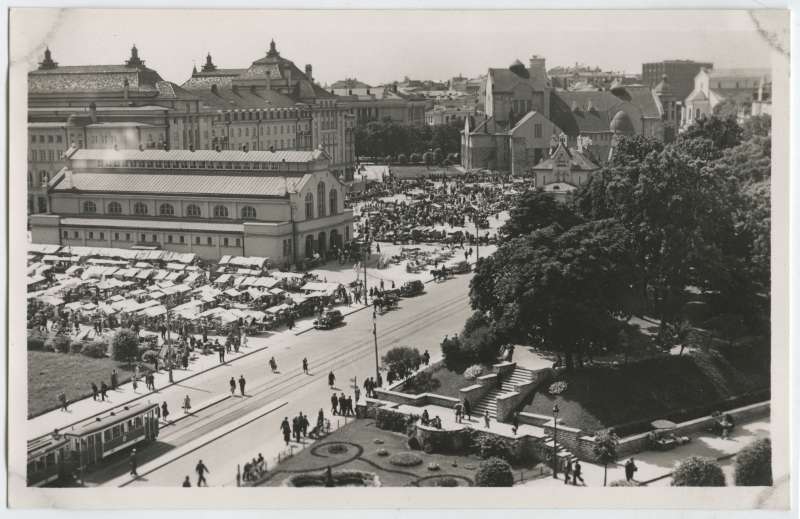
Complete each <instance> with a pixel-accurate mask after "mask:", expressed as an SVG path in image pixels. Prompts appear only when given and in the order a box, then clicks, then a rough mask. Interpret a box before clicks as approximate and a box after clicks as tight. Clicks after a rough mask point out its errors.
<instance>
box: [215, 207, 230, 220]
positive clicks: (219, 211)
mask: <svg viewBox="0 0 800 519" xmlns="http://www.w3.org/2000/svg"><path fill="white" fill-rule="evenodd" d="M227 217H228V208H227V207H225V206H224V205H218V206H216V207H214V218H227Z"/></svg>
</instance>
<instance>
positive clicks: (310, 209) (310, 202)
mask: <svg viewBox="0 0 800 519" xmlns="http://www.w3.org/2000/svg"><path fill="white" fill-rule="evenodd" d="M338 199H339V195H338V192H337V191H336V189H331V191H330V193H329V195H328V200H329V206H330V214H336V213H337V212H338V211H339V210H338V208H339V205H338V203H339V202H338ZM323 216H325V182H320V183H319V184H317V218H322V217H323ZM306 218H314V195H312V194H311V193H308V194H306Z"/></svg>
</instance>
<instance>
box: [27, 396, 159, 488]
mask: <svg viewBox="0 0 800 519" xmlns="http://www.w3.org/2000/svg"><path fill="white" fill-rule="evenodd" d="M158 418H159V417H158V404H133V405H127V406H125V407H124V408H122V409H121V410H117V411H111V412H109V413H104V414H103V415H101V416H97V417H95V418H94V419H93V420H87V421H85V422H81V423H78V424H76V425H73V426H71V427H70V428H69V429H65V430H64V431H61V432H60V433H59V431H55V432H54V433H53V434H52V435H50V436H46V437H42V438H37V439H34V440H31V441H29V442H28V472H27V478H28V486H41V485H45V484H48V483H51V482H53V481H56V480H64V479H68V478H69V477H70V476H71V475H72V474H74V473H75V472H76V471H79V470H80V469H81V468H82V467H83V468H85V467H89V466H95V467H96V466H98V465H99V464H100V463H101V462H102V461H103V460H105V459H106V458H107V457H108V456H110V455H111V454H114V453H115V452H119V451H121V450H123V449H127V448H129V447H132V446H134V445H136V444H138V443H140V442H145V441H151V440H155V439H156V438H157V437H158Z"/></svg>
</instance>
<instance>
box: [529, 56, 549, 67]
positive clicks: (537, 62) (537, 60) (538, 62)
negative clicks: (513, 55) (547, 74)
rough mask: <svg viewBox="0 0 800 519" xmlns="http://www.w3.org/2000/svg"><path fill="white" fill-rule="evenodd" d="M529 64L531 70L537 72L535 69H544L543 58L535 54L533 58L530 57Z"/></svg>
mask: <svg viewBox="0 0 800 519" xmlns="http://www.w3.org/2000/svg"><path fill="white" fill-rule="evenodd" d="M530 64H531V70H537V69H541V70H544V68H545V66H544V57H542V56H537V55H536V54H534V55H533V56H531V61H530Z"/></svg>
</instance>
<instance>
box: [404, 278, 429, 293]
mask: <svg viewBox="0 0 800 519" xmlns="http://www.w3.org/2000/svg"><path fill="white" fill-rule="evenodd" d="M424 291H425V285H423V284H422V281H419V280H417V279H415V280H413V281H407V282H406V283H405V284H403V287H402V288H401V289H400V295H402V296H403V297H408V296H414V295H417V294H421V293H422V292H424Z"/></svg>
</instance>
